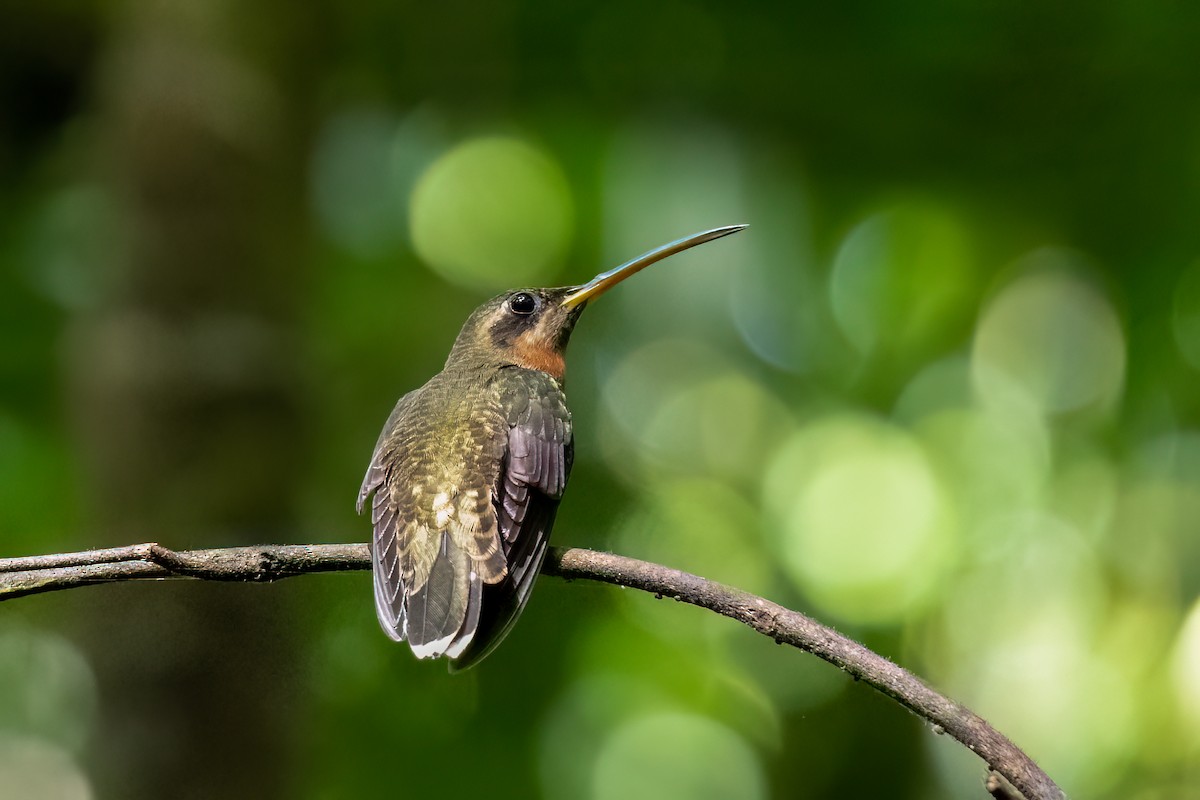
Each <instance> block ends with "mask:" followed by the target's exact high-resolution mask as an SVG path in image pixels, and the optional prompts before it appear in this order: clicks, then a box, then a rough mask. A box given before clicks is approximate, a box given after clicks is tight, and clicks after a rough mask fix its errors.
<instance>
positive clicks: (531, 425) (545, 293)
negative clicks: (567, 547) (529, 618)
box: [358, 225, 746, 672]
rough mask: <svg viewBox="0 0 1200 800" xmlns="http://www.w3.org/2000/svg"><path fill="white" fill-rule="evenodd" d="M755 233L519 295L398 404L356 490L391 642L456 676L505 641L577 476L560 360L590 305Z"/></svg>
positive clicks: (506, 299) (474, 326) (713, 233)
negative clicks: (443, 662) (666, 265)
mask: <svg viewBox="0 0 1200 800" xmlns="http://www.w3.org/2000/svg"><path fill="white" fill-rule="evenodd" d="M745 227H746V226H745V225H729V226H725V227H721V228H714V229H712V230H707V231H703V232H701V233H697V234H693V235H692V236H686V237H684V238H682V239H678V240H676V241H673V242H670V243H668V244H665V245H662V246H661V247H657V248H655V249H653V250H650V251H649V252H647V253H644V254H642V255H640V256H638V257H637V258H635V259H633V260H631V261H628V262H626V263H624V264H622V265H621V266H619V267H616V268H615V269H612V270H609V271H607V272H603V273H601V274H600V275H597V276H596V277H595V278H593V279H592V280H590V281H588V282H587V283H585V284H583V285H581V286H564V287H559V288H552V289H535V288H523V289H513V290H511V291H507V292H504V293H503V294H499V295H496V296H495V297H493V298H492V299H490V300H488V301H487V302H485V303H484V304H483V305H481V306H479V308H477V309H475V311H473V312H472V313H471V315H470V316H469V317H468V318H467V321H466V323H465V324H464V325H463V327H462V330H461V331H460V332H459V334H458V338H457V339H456V340H455V342H454V346H453V347H452V348H451V349H450V356H449V357H448V358H447V359H446V365H445V367H444V368H443V369H442V371H441V372H439V373H438V374H437V375H434V376H433V377H432V378H431V379H430V380H429V381H428V382H427V383H426V384H425V385H424V386H422V387H420V388H419V389H415V390H413V391H411V392H409V393H408V394H406V395H404V396H403V397H401V398H400V401H399V402H398V403H396V407H395V409H394V410H393V411H392V413H391V416H389V417H388V420H387V423H386V424H385V425H384V426H383V431H382V432H381V433H380V435H379V440H378V442H377V443H376V445H375V451H374V453H373V454H372V456H371V462H370V465H369V466H368V468H367V474H366V477H365V478H364V479H363V483H362V488H361V489H360V490H359V493H358V513H360V514H361V513H362V512H363V509H364V507H365V506H366V504H367V502H368V500H370V503H371V522H372V526H373V529H374V535H373V536H372V541H371V572H372V574H373V577H374V586H375V611H376V614H377V616H378V618H379V624H380V626H382V628H383V631H384V633H386V634H387V635H388V636H389V637H391V638H392V639H393V640H395V641H398V642H400V641H404V640H406V639H407V640H408V644H409V646H410V647H411V648H412V651H413V653H414V654H415V655H416V656H417V657H418V658H434V657H438V656H445V657H447V658H449V659H450V669H451V671H452V672H453V671H458V670H462V669H466V668H467V667H470V666H472V665H474V664H477V663H478V662H479V661H481V660H482V659H483V658H484V657H485V656H487V655H488V654H489V653H490V652H492V650H493V649H495V647H496V646H497V645H499V644H500V642H501V640H502V639H503V638H504V637H505V636H506V635H507V634H508V632H509V630H510V629H511V628H512V626H513V624H514V623H515V622H516V620H517V617H518V616H519V615H520V613H521V611H522V610H523V609H524V607H525V604H526V602H527V601H528V600H529V594H530V591H531V590H532V589H533V583H534V580H535V578H536V577H537V575H538V573H539V572H540V570H541V566H542V561H543V560H544V559H545V557H546V547H547V543H548V541H549V538H550V529H551V528H552V527H553V525H554V517H555V514H556V513H557V511H558V504H559V501H560V500H561V499H562V496H563V491H564V490H565V489H566V486H567V479H568V478H569V477H570V474H571V464H572V461H573V459H574V453H575V445H574V437H573V428H572V422H571V412H570V410H569V409H568V407H567V398H566V395H565V394H564V390H563V376H564V372H565V369H566V364H565V361H564V354H565V351H566V348H567V341H568V340H569V339H570V337H571V332H572V331H573V330H574V329H575V323H576V322H577V321H578V320H579V316H580V314H582V313H583V309H584V307H585V306H586V305H587V304H588V303H589V302H590V301H592V300H594V299H595V298H597V297H599V296H600V295H601V294H603V293H604V292H606V291H608V290H609V289H611V288H612V287H613V286H615V285H617V284H618V283H620V282H621V281H623V280H625V279H626V278H628V277H629V276H631V275H633V274H634V273H636V272H638V271H640V270H642V269H645V268H646V267H648V266H650V265H651V264H653V263H655V262H657V261H661V260H662V259H664V258H667V257H668V256H671V255H674V254H676V253H679V252H681V251H683V250H687V249H688V248H690V247H695V246H696V245H699V244H703V243H705V242H710V241H712V240H714V239H719V238H721V237H722V236H727V235H728V234H731V233H735V232H737V231H740V230H742V229H744V228H745Z"/></svg>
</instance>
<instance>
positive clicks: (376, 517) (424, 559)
mask: <svg viewBox="0 0 1200 800" xmlns="http://www.w3.org/2000/svg"><path fill="white" fill-rule="evenodd" d="M570 448H571V442H570V414H569V412H568V411H567V410H566V403H565V397H564V396H563V394H562V390H561V387H560V386H559V384H558V382H557V381H555V380H554V379H552V378H551V377H550V376H548V375H546V374H545V373H541V372H538V371H536V370H528V369H520V368H503V369H496V370H491V371H487V372H469V373H464V372H455V371H450V370H448V371H444V372H442V373H439V374H438V375H437V376H435V377H434V378H433V379H431V380H430V381H429V382H428V383H427V384H425V385H424V386H423V387H421V388H420V389H417V390H416V391H414V392H411V393H409V394H408V395H406V396H405V397H403V398H402V399H401V400H400V402H399V403H398V404H397V405H396V408H395V410H394V411H393V413H392V416H391V418H390V419H389V421H388V424H387V425H386V426H385V428H384V432H383V434H382V435H381V436H380V439H379V443H378V444H377V446H376V451H375V455H374V457H373V458H372V462H371V467H370V469H368V472H367V476H366V479H365V480H364V482H363V487H362V491H361V493H360V504H361V503H363V502H365V500H366V498H367V497H368V496H369V495H370V494H371V493H372V492H374V493H375V498H374V501H373V503H372V521H373V522H374V526H375V536H374V541H373V548H372V556H373V567H374V573H375V599H376V610H377V612H378V614H379V619H380V623H381V625H382V626H383V628H384V630H385V631H386V632H387V633H388V634H389V635H390V636H392V638H394V639H397V640H400V639H408V641H409V644H410V645H411V647H412V649H413V652H414V653H416V654H417V655H418V656H422V657H428V656H435V655H443V654H444V655H448V656H450V657H451V658H456V659H460V663H459V666H462V665H463V664H464V663H466V664H469V663H473V662H474V661H476V660H478V659H479V658H482V657H483V655H486V652H487V651H488V650H490V649H491V647H493V646H494V645H495V644H496V643H497V642H498V641H499V639H500V638H502V637H503V635H504V634H505V633H506V632H507V630H508V628H509V626H510V625H511V623H512V621H513V620H514V619H515V617H516V615H517V614H519V612H520V610H521V608H522V607H523V606H524V603H525V600H526V599H527V598H528V593H529V590H530V589H531V587H532V582H533V578H534V577H536V573H537V570H538V568H539V567H540V565H541V561H542V559H543V558H544V556H545V547H546V539H548V537H549V533H550V528H551V526H552V525H553V519H554V511H555V510H556V508H557V505H558V497H560V496H561V493H562V489H563V487H564V486H565V483H566V477H567V474H568V473H569V469H570ZM477 633H478V637H477V636H476V634H477ZM468 648H469V649H468Z"/></svg>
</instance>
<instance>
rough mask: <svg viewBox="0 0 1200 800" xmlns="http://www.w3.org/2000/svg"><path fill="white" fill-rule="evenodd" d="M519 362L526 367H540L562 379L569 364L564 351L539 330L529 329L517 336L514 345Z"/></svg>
mask: <svg viewBox="0 0 1200 800" xmlns="http://www.w3.org/2000/svg"><path fill="white" fill-rule="evenodd" d="M513 352H514V354H515V355H516V357H517V358H516V360H517V363H518V364H520V365H521V366H522V367H525V368H526V369H538V370H541V371H542V372H545V373H546V374H547V375H549V376H550V377H552V378H554V379H555V380H559V381H561V380H562V379H563V373H565V372H566V369H567V364H566V362H565V361H564V360H563V356H562V353H560V352H559V351H558V349H557V348H555V347H554V345H552V344H550V343H549V342H547V341H546V339H545V337H543V336H540V335H539V332H538V331H537V330H532V331H527V332H525V333H523V334H521V335H520V336H518V337H517V341H516V342H515V343H514V345H513Z"/></svg>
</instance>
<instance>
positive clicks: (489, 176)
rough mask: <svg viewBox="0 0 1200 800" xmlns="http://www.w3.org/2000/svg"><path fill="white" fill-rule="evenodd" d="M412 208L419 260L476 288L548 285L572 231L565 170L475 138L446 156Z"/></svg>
mask: <svg viewBox="0 0 1200 800" xmlns="http://www.w3.org/2000/svg"><path fill="white" fill-rule="evenodd" d="M409 209H410V217H409V226H410V229H411V232H412V241H413V246H414V247H415V248H416V250H417V253H418V255H420V256H421V258H422V259H424V260H425V261H426V262H427V263H428V264H429V266H430V267H432V268H433V269H434V270H435V271H436V272H437V273H438V274H440V275H441V276H442V277H443V278H445V279H446V280H449V281H451V282H453V283H456V284H458V285H460V286H463V287H466V288H471V289H476V290H479V289H484V290H487V291H492V290H495V289H504V288H508V287H512V286H529V285H544V284H546V283H549V282H550V278H551V277H552V276H553V275H554V273H555V271H556V269H557V268H558V266H559V265H560V263H561V261H562V258H563V256H564V254H565V253H566V250H567V247H568V245H569V244H570V241H571V235H572V229H573V216H574V215H573V206H572V202H571V193H570V189H569V187H568V185H567V179H566V177H565V176H564V174H563V172H562V169H561V168H560V167H559V166H558V164H557V163H555V161H554V160H553V159H552V158H551V157H550V156H549V155H547V154H546V153H544V152H543V151H541V150H539V149H537V148H535V147H533V146H532V145H530V144H528V143H526V142H523V141H520V140H518V139H512V138H501V137H488V138H480V139H474V140H471V141H468V142H464V143H463V144H461V145H459V146H457V147H455V148H453V149H452V150H450V151H449V152H447V153H445V154H444V155H442V156H441V157H440V158H438V159H437V160H436V161H435V162H434V163H433V164H432V165H431V166H430V167H429V169H427V170H426V171H425V173H424V174H423V175H422V176H421V178H420V179H419V180H418V181H417V185H416V187H415V188H414V189H413V195H412V200H411V202H410V204H409Z"/></svg>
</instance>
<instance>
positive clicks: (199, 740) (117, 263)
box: [69, 1, 307, 800]
mask: <svg viewBox="0 0 1200 800" xmlns="http://www.w3.org/2000/svg"><path fill="white" fill-rule="evenodd" d="M236 8H237V7H236V6H232V5H227V4H208V3H200V4H188V3H158V2H148V1H137V2H132V3H130V4H127V5H126V6H125V11H124V12H123V13H121V14H120V15H119V16H118V17H117V18H116V19H115V22H114V25H113V28H112V33H111V38H110V41H109V44H108V47H107V54H106V56H105V63H106V69H105V70H104V71H103V73H102V74H103V78H102V81H101V83H100V85H99V86H97V97H98V106H99V108H98V115H97V121H98V124H99V125H100V126H101V130H100V134H101V136H100V138H101V140H102V141H103V142H104V146H103V148H102V151H101V152H100V153H99V154H98V155H99V160H100V168H101V170H102V175H103V179H104V181H105V182H106V184H107V185H108V187H109V189H110V191H111V194H112V196H113V197H114V198H116V206H117V212H118V213H117V218H118V219H119V220H121V229H120V231H119V232H118V238H119V240H120V247H119V248H118V249H117V252H110V253H98V254H97V259H96V260H97V268H98V269H102V270H104V271H105V273H106V285H107V286H108V288H109V291H108V293H107V295H106V299H105V301H104V303H103V304H102V306H101V307H100V308H99V309H97V311H96V313H94V314H92V315H90V316H88V317H87V318H85V319H81V320H80V321H79V322H78V324H77V325H76V326H75V330H74V331H73V336H72V339H71V348H70V351H69V352H70V359H71V360H70V371H71V376H72V384H73V391H72V403H73V407H74V413H75V417H76V419H77V422H78V424H79V426H80V428H81V430H82V432H83V434H84V437H83V441H84V442H85V443H86V444H85V463H86V465H87V471H88V474H87V478H88V479H89V481H90V487H91V489H92V491H94V511H95V517H94V518H95V519H96V520H98V521H99V522H100V524H101V525H102V526H103V528H104V531H105V534H104V535H105V536H111V537H112V541H113V542H116V541H119V540H122V541H123V540H126V539H129V538H130V537H133V538H135V539H139V540H143V539H145V540H152V539H156V538H159V537H164V536H166V533H165V532H170V535H169V538H170V541H171V544H172V545H177V546H184V545H186V546H199V545H202V544H203V545H211V546H217V545H229V544H239V543H252V542H260V541H272V540H274V539H277V538H280V537H283V536H284V534H283V533H281V531H283V530H294V528H293V527H291V526H290V525H289V523H290V522H291V521H293V520H294V517H295V509H294V502H293V493H294V490H293V487H294V486H295V485H296V483H297V465H298V464H299V463H300V462H301V459H300V458H299V456H300V452H301V449H302V447H303V436H302V426H301V425H300V424H299V420H298V417H299V413H298V412H299V407H300V405H299V402H298V388H299V374H298V369H297V364H298V363H299V359H298V358H297V355H298V354H297V347H298V343H299V341H300V337H299V336H298V334H297V330H296V317H297V314H298V300H299V297H300V294H301V292H302V291H303V279H304V275H303V270H302V267H301V263H300V258H301V254H302V252H303V247H302V242H301V241H300V240H299V239H300V234H299V232H300V231H302V230H303V229H304V220H303V216H302V211H303V208H302V205H301V198H302V195H303V193H302V187H301V180H302V178H301V176H302V172H303V170H302V167H303V164H302V154H303V152H304V149H305V148H304V138H305V131H306V129H307V126H306V124H305V122H304V118H305V114H304V110H303V109H299V108H296V107H294V103H295V99H296V98H300V97H304V96H305V95H304V93H303V92H299V91H292V90H291V87H290V86H289V85H288V84H289V82H293V81H296V80H298V79H299V76H298V74H297V72H296V67H297V65H296V64H289V63H283V62H282V59H283V58H285V57H289V58H297V57H299V56H300V55H301V54H303V53H305V52H306V48H305V47H302V46H299V45H298V44H297V43H296V42H295V41H294V37H297V36H301V35H303V33H304V32H303V31H302V30H301V28H300V26H301V20H302V19H303V15H302V12H301V10H300V9H294V8H292V7H290V6H287V7H284V6H282V5H278V4H276V5H275V6H274V7H273V8H270V9H264V8H257V9H256V10H255V11H254V12H253V13H254V17H253V18H250V19H245V20H243V19H237V18H236V15H235V14H234V10H235V9H236ZM268 19H272V20H276V22H272V23H271V24H270V25H266V24H263V22H264V21H265V20H268ZM141 588H144V587H141ZM247 588H249V589H250V591H246V589H247ZM282 597H283V594H282V593H279V592H255V591H253V587H235V586H229V587H218V588H217V589H216V590H214V587H211V586H209V587H206V586H199V585H180V586H173V587H170V588H169V589H168V591H167V592H165V593H159V594H156V595H155V597H154V598H153V599H151V598H150V597H149V596H148V595H145V594H144V593H142V592H141V591H139V587H136V586H133V587H126V588H121V589H116V590H114V591H111V592H107V593H106V594H105V595H104V596H103V597H101V598H93V599H94V600H95V602H94V603H93V604H92V605H91V607H90V608H89V609H88V611H87V613H86V615H85V619H84V620H82V625H83V627H85V628H86V630H87V633H86V634H85V638H86V639H87V641H88V642H89V646H90V651H91V652H90V655H91V657H92V659H93V664H94V665H95V668H96V671H97V675H98V680H99V686H100V692H101V716H100V723H99V728H100V729H99V730H98V731H97V736H96V737H95V748H94V751H93V755H94V758H93V766H94V769H93V772H94V773H95V777H96V781H97V785H98V787H99V790H100V795H101V796H102V797H109V798H122V799H123V800H124V799H126V798H128V799H129V800H139V799H140V798H146V799H147V800H150V799H151V798H153V800H159V799H160V798H166V797H171V798H202V797H203V798H211V797H255V798H270V797H283V796H286V795H288V794H289V791H288V786H287V782H286V780H285V776H286V774H287V772H288V766H289V765H288V764H287V763H286V754H287V753H288V752H289V751H290V748H289V744H290V742H289V741H288V738H287V737H288V733H287V732H288V731H289V730H290V729H291V727H292V726H291V725H290V724H289V722H290V720H289V708H290V706H291V704H290V703H289V697H291V696H293V693H294V692H295V691H296V690H297V686H296V683H295V682H296V676H297V674H298V670H297V669H296V668H295V653H296V648H295V646H294V644H293V637H292V635H291V633H290V631H291V629H292V628H293V627H294V623H293V621H292V614H291V613H289V610H288V609H287V608H285V607H283V606H282V604H281V598H282Z"/></svg>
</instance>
